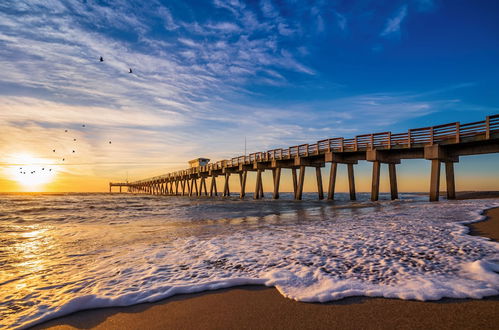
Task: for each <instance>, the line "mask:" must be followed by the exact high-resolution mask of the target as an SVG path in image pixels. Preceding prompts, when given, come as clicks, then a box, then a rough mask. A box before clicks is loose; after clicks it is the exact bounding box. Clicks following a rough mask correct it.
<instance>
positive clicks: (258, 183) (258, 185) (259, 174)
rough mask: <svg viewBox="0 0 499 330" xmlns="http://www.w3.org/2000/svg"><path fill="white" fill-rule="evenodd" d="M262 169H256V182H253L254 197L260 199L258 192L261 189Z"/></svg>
mask: <svg viewBox="0 0 499 330" xmlns="http://www.w3.org/2000/svg"><path fill="white" fill-rule="evenodd" d="M261 186H262V170H261V169H258V170H257V171H256V184H255V195H254V196H253V198H254V199H260V192H261V191H262V188H261Z"/></svg>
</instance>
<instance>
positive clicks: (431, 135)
mask: <svg viewBox="0 0 499 330" xmlns="http://www.w3.org/2000/svg"><path fill="white" fill-rule="evenodd" d="M430 145H431V146H432V145H433V126H432V127H430Z"/></svg>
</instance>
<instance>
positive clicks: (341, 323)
mask: <svg viewBox="0 0 499 330" xmlns="http://www.w3.org/2000/svg"><path fill="white" fill-rule="evenodd" d="M486 214H487V216H488V219H487V220H486V221H482V222H479V223H475V224H473V225H470V228H471V231H470V233H472V234H474V235H482V236H485V237H489V238H492V239H494V240H496V241H497V240H499V208H496V209H492V210H489V211H487V212H486ZM498 325H499V296H494V297H489V298H485V299H481V300H472V299H443V300H440V301H434V302H419V301H404V300H399V299H385V298H366V297H352V298H346V299H343V300H340V301H336V302H331V303H326V304H318V303H317V304H312V303H302V302H296V301H293V300H290V299H286V298H284V297H282V296H281V295H280V294H279V292H277V290H276V289H274V288H266V287H262V286H241V287H236V288H231V289H224V290H217V291H212V292H202V293H197V294H187V295H181V296H176V297H172V298H169V299H165V300H163V301H160V302H157V303H147V304H140V305H135V306H131V307H116V308H104V309H94V310H88V311H81V312H77V313H74V314H71V315H68V316H65V317H62V318H59V319H55V320H52V321H48V322H46V323H44V324H41V325H38V326H36V327H35V329H75V328H79V329H81V328H85V329H88V328H94V329H276V328H280V329H283V328H284V329H332V328H333V329H340V328H341V329H392V328H397V329H498V327H499V326H498Z"/></svg>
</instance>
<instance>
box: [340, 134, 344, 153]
mask: <svg viewBox="0 0 499 330" xmlns="http://www.w3.org/2000/svg"><path fill="white" fill-rule="evenodd" d="M344 148H345V139H344V138H343V137H342V138H341V149H340V151H341V152H343V149H344Z"/></svg>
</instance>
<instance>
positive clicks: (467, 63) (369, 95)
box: [0, 0, 499, 192]
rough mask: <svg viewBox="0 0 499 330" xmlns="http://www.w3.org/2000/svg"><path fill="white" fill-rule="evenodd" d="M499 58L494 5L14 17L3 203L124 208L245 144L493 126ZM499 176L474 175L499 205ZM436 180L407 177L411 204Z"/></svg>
mask: <svg viewBox="0 0 499 330" xmlns="http://www.w3.org/2000/svg"><path fill="white" fill-rule="evenodd" d="M498 40H499V2H498V1H492V0H491V1H487V0H482V1H461V0H452V1H450V0H449V1H444V0H442V1H438V0H401V1H368V0H364V1H299V0H288V1H284V0H283V1H276V0H261V1H242V0H204V1H189V0H186V1H159V0H150V1H125V0H116V1H76V0H66V1H63V0H31V1H26V0H13V1H10V0H3V1H1V2H0V65H1V68H2V72H1V74H0V132H1V133H0V155H1V156H0V192H2V191H3V192H6V191H30V190H43V191H106V190H107V189H108V182H109V181H122V180H126V179H128V180H130V181H132V180H136V179H142V178H145V177H150V176H155V175H160V174H165V173H168V172H170V171H174V170H179V169H184V168H186V167H187V161H188V160H190V159H193V158H197V157H207V158H210V159H211V160H212V161H217V160H221V159H228V158H231V157H235V156H239V155H242V154H244V151H245V140H246V149H247V152H248V153H250V152H256V151H265V150H268V149H273V148H277V147H288V146H292V145H297V144H302V143H314V142H315V141H317V140H322V139H325V138H332V137H340V136H343V137H345V138H349V137H354V136H355V135H358V134H364V133H374V132H384V131H392V132H394V133H396V132H403V131H406V130H407V129H409V128H416V127H424V126H430V125H438V124H443V123H448V122H455V121H460V122H462V123H466V122H473V121H478V120H484V118H485V116H487V115H491V114H496V113H499V93H498V86H499V60H498V59H499V42H498ZM101 56H102V57H103V59H104V61H102V62H101V61H100V60H99V59H100V57H101ZM129 69H132V73H129ZM83 125H84V126H83ZM66 130H67V132H66ZM75 139H76V141H74V140H75ZM110 142H111V143H110ZM54 150H56V151H55V152H54ZM73 150H74V152H73ZM63 158H64V160H62V159H63ZM498 161H499V157H498V156H497V155H484V156H472V157H462V158H461V161H460V163H459V164H457V165H456V174H457V182H456V184H457V188H458V189H461V190H484V189H485V190H491V189H496V190H499V170H498V169H497V166H494V163H495V164H497V162H498ZM427 163H428V162H427V161H424V160H420V161H416V160H415V161H403V162H402V164H401V165H399V166H398V169H399V172H398V174H399V182H400V185H401V190H402V191H427V190H428V186H429V184H428V182H427V181H428V180H429V177H428V171H429V165H428V164H427ZM370 166H371V165H370V164H368V163H365V162H363V163H362V164H360V165H359V166H358V169H357V173H358V180H357V185H358V186H357V190H358V191H368V190H369V187H370V178H369V176H370ZM20 167H24V170H26V169H28V174H21V171H23V170H22V169H20ZM40 167H42V168H44V170H43V171H44V172H42V170H41V169H40ZM45 167H46V169H45ZM49 168H50V169H51V172H50V173H48V172H46V171H47V169H49ZM30 171H35V172H36V173H34V174H31V173H30ZM342 171H343V169H341V170H340V175H342V178H340V183H339V185H338V190H340V191H346V187H347V185H346V180H343V179H344V175H343V174H342V173H344V172H342ZM309 172H310V174H312V171H311V170H309ZM326 172H327V168H326V169H325V170H324V176H325V177H326ZM385 174H386V173H384V172H383V173H382V176H384V177H386V176H387V175H385ZM28 178H29V179H28ZM268 178H269V174H266V176H265V177H264V187H265V189H266V190H267V191H270V190H271V188H270V180H269V179H268ZM234 180H236V179H235V178H234ZM383 180H385V179H383ZM249 182H251V181H249ZM282 182H283V183H282V184H283V190H288V191H289V190H291V184H290V178H289V175H288V174H286V176H285V177H284V178H283V181H282ZM383 182H384V183H383V185H382V190H386V189H388V188H387V184H386V181H383ZM232 185H233V189H237V185H236V182H235V181H234V182H233V184H232ZM249 185H250V186H249V187H251V183H249ZM248 189H249V190H251V189H252V188H248ZM315 189H316V187H315V183H314V180H313V178H312V177H307V180H306V185H305V191H314V190H315Z"/></svg>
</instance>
